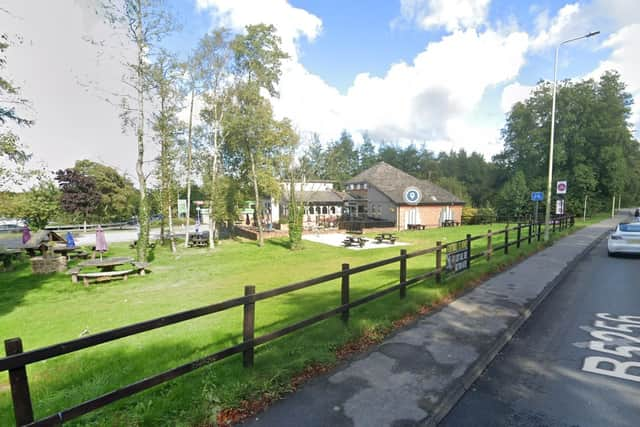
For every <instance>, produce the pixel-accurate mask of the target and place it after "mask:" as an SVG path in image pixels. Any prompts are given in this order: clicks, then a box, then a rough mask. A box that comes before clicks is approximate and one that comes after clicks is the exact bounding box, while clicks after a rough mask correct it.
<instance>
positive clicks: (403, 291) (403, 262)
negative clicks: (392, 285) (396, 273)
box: [400, 249, 407, 298]
mask: <svg viewBox="0 0 640 427" xmlns="http://www.w3.org/2000/svg"><path fill="white" fill-rule="evenodd" d="M400 256H401V257H402V258H400V283H404V282H406V281H407V250H406V249H400ZM405 296H407V287H406V286H402V285H401V286H400V298H404V297H405Z"/></svg>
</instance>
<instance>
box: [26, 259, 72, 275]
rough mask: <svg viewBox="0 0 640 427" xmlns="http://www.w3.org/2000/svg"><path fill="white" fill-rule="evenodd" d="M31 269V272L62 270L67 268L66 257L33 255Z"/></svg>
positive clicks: (43, 272) (40, 272)
mask: <svg viewBox="0 0 640 427" xmlns="http://www.w3.org/2000/svg"><path fill="white" fill-rule="evenodd" d="M31 269H32V271H33V274H48V273H55V272H64V271H66V270H67V257H64V256H54V257H41V256H37V257H33V258H31Z"/></svg>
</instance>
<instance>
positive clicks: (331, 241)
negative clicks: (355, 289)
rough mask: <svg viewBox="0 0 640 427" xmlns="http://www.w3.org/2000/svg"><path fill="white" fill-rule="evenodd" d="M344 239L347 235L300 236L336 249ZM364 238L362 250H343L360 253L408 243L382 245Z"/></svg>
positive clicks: (354, 247)
mask: <svg viewBox="0 0 640 427" xmlns="http://www.w3.org/2000/svg"><path fill="white" fill-rule="evenodd" d="M345 237H347V234H345V233H318V234H304V235H303V236H302V238H303V239H304V240H309V241H310V242H316V243H322V244H325V245H329V246H337V247H341V246H343V244H342V241H343V240H344V239H345ZM354 237H359V236H357V235H354ZM365 238H366V239H367V242H366V243H365V245H364V247H363V248H361V247H359V246H349V247H347V248H345V249H352V250H354V251H360V250H364V249H382V248H388V247H393V246H405V245H408V243H403V242H398V241H396V243H395V244H391V243H389V242H387V241H385V242H383V243H378V242H376V241H375V239H373V238H370V237H365Z"/></svg>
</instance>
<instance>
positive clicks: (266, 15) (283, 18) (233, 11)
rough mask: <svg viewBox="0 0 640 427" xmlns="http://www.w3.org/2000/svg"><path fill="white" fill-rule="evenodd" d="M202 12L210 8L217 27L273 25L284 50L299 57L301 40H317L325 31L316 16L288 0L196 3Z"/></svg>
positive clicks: (203, 1) (198, 1)
mask: <svg viewBox="0 0 640 427" xmlns="http://www.w3.org/2000/svg"><path fill="white" fill-rule="evenodd" d="M196 5H197V7H198V8H199V9H210V10H211V11H212V16H213V18H214V23H215V24H221V25H223V26H226V27H229V28H233V29H235V30H241V29H243V28H244V27H245V26H247V25H255V24H260V23H265V24H272V25H274V26H275V27H276V29H277V31H278V35H279V36H280V37H281V38H282V48H283V49H284V50H285V51H286V52H287V53H288V54H289V55H290V56H291V57H292V58H293V59H296V58H297V57H298V52H297V47H296V42H297V40H299V39H300V38H301V37H303V36H304V37H306V38H307V39H308V40H310V41H312V40H314V39H315V38H316V37H317V36H318V35H319V34H320V32H321V30H322V21H321V20H320V18H318V17H317V16H315V15H313V14H311V13H309V12H307V11H306V10H303V9H299V8H296V7H293V6H291V5H290V4H289V3H288V1H287V0H260V1H257V2H256V1H251V0H196Z"/></svg>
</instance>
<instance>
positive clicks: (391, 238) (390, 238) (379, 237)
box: [375, 233, 398, 245]
mask: <svg viewBox="0 0 640 427" xmlns="http://www.w3.org/2000/svg"><path fill="white" fill-rule="evenodd" d="M375 239H376V242H377V243H382V242H384V241H385V240H386V241H387V242H389V243H391V244H392V245H393V244H395V243H396V240H397V239H398V238H397V237H396V236H395V235H394V234H392V233H380V234H378V235H377V236H376V237H375Z"/></svg>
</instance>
